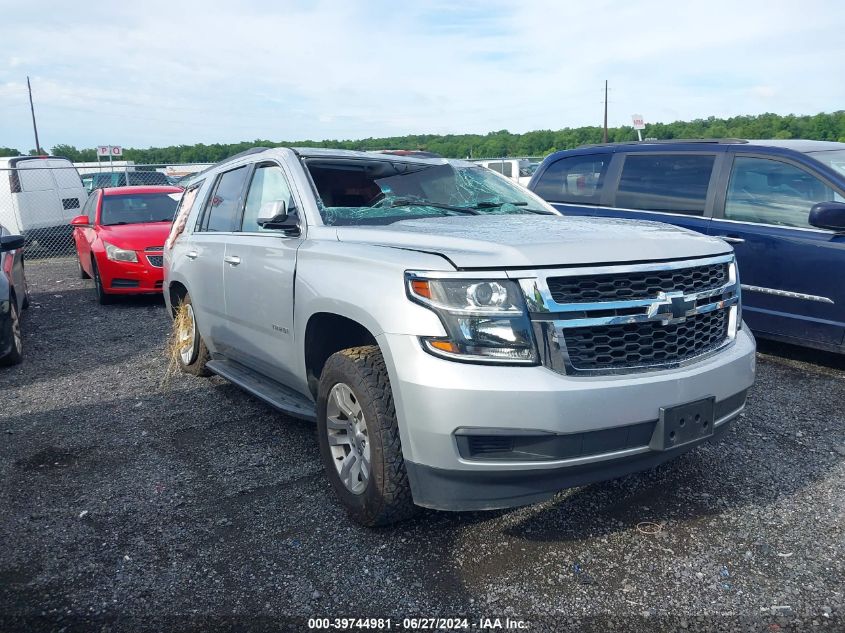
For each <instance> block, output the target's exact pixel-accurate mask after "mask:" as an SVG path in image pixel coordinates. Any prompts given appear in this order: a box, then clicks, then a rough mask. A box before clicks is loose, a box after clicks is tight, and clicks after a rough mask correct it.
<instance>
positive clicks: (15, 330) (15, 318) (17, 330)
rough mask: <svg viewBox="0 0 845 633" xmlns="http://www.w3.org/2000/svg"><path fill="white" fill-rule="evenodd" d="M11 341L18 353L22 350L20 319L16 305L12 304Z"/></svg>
mask: <svg viewBox="0 0 845 633" xmlns="http://www.w3.org/2000/svg"><path fill="white" fill-rule="evenodd" d="M12 341H13V344H14V346H15V351H16V352H17V353H18V354H21V353H22V352H23V335H22V334H21V319H20V314H19V313H18V308H17V306H15V305H14V303H13V304H12Z"/></svg>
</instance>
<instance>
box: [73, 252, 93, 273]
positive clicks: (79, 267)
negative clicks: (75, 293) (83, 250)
mask: <svg viewBox="0 0 845 633" xmlns="http://www.w3.org/2000/svg"><path fill="white" fill-rule="evenodd" d="M76 268H77V273H78V274H79V278H80V279H91V275H89V274H88V273H86V272H85V269H84V268H83V267H82V260H81V259H79V255H78V254H77V256H76Z"/></svg>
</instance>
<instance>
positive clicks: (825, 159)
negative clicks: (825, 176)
mask: <svg viewBox="0 0 845 633" xmlns="http://www.w3.org/2000/svg"><path fill="white" fill-rule="evenodd" d="M807 155H808V156H810V157H812V158H813V159H814V160H816V161H818V162H820V163H821V164H822V165H824V166H825V167H828V168H830V169H832V170H833V171H835V172H836V173H837V174H839V175H840V176H843V177H845V149H826V150H819V151H814V152H807Z"/></svg>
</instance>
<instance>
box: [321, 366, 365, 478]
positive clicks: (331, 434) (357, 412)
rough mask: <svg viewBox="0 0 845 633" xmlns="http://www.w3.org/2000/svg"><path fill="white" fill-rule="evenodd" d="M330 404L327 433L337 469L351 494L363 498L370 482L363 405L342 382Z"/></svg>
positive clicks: (327, 415)
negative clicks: (360, 495) (359, 495)
mask: <svg viewBox="0 0 845 633" xmlns="http://www.w3.org/2000/svg"><path fill="white" fill-rule="evenodd" d="M326 404H327V407H326V433H327V434H328V440H329V450H331V454H332V457H333V461H334V465H335V468H336V469H337V473H338V475H339V476H340V480H341V481H342V482H343V485H344V486H346V488H347V490H349V492H351V493H353V494H361V493H362V492H364V490H365V489H366V487H367V481H368V480H369V478H370V441H369V437H368V434H367V422H366V420H365V418H364V412H363V411H362V409H361V403H360V402H359V401H358V398H357V397H356V396H355V393H354V392H353V391H352V389H351V388H350V387H349V385H347V384H345V383H342V382H339V383H337V384H336V385H335V386H334V387H332V389H331V391H330V392H329V397H328V402H327V403H326Z"/></svg>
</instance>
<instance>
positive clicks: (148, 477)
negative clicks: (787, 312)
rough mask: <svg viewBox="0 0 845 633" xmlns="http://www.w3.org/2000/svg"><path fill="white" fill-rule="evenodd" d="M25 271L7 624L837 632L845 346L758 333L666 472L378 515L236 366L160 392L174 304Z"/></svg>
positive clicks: (2, 575)
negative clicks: (747, 384)
mask: <svg viewBox="0 0 845 633" xmlns="http://www.w3.org/2000/svg"><path fill="white" fill-rule="evenodd" d="M27 273H28V277H29V282H30V287H31V290H32V299H33V305H32V308H31V309H30V310H29V311H28V312H27V313H26V315H25V318H24V323H23V327H24V333H25V341H24V344H25V356H26V358H25V361H24V364H23V365H21V366H18V367H14V368H9V369H2V370H0V403H1V404H2V406H0V477H1V479H0V481H2V485H0V542H2V547H0V630H18V629H20V630H23V629H41V630H45V629H46V630H49V629H53V630H60V629H63V628H64V629H66V630H76V629H79V630H92V629H94V630H100V629H105V630H139V629H142V628H150V629H156V630H172V629H178V630H188V629H194V628H201V629H205V630H210V629H214V630H247V629H265V630H282V629H292V630H304V629H305V628H306V626H305V621H304V620H302V619H301V618H302V617H307V616H321V617H322V616H325V617H332V618H333V617H343V616H350V615H356V616H370V617H375V616H381V617H385V616H392V617H393V618H394V630H397V623H396V618H398V619H399V623H398V624H399V625H401V618H402V617H407V616H443V617H446V616H456V615H462V616H468V617H470V624H472V623H473V622H474V621H476V622H477V620H478V618H479V617H482V616H483V617H491V618H492V617H497V616H498V617H505V616H510V617H511V618H512V619H513V618H523V619H525V620H527V621H528V622H529V624H530V625H531V629H530V630H566V629H570V628H571V629H573V630H575V629H578V630H596V631H600V630H601V631H603V630H611V629H616V630H621V629H622V628H623V627H627V626H631V627H633V628H637V629H639V630H664V629H665V630H679V629H681V628H689V629H690V630H712V629H720V630H721V629H724V630H753V631H764V630H765V631H776V630H806V629H809V628H812V629H813V630H831V631H832V630H843V614H845V520H843V519H845V361H843V360H842V359H840V358H837V357H835V356H832V355H825V354H818V353H812V352H803V351H801V350H794V349H790V348H785V347H784V348H781V347H774V346H771V345H767V346H765V347H763V346H761V351H762V352H763V353H761V354H760V355H759V362H758V372H759V373H758V382H757V385H756V387H755V389H754V390H753V392H752V395H751V397H750V400H749V406H748V409H747V412H746V414H745V415H744V417H743V418H742V419H741V420H740V421H739V423H738V424H736V425H735V427H734V428H733V429H732V430H731V431H730V432H729V433H728V434H727V435H726V436H725V438H724V439H723V440H722V441H721V442H719V443H716V444H711V445H707V446H704V447H702V448H699V449H698V450H695V451H693V452H692V453H690V454H688V455H686V456H684V457H681V458H680V459H678V460H676V461H674V462H671V463H669V464H666V465H664V466H661V467H660V468H658V469H656V470H655V471H651V472H647V473H643V474H639V475H635V476H630V477H626V478H624V479H620V480H616V481H611V482H607V483H603V484H596V485H591V486H587V487H584V488H578V489H574V490H569V491H565V492H563V493H561V494H560V495H558V496H557V497H556V498H555V499H554V500H552V501H549V502H547V503H544V504H540V505H536V506H531V507H528V508H522V509H518V510H512V511H503V512H493V513H471V514H450V513H439V512H425V513H423V514H422V515H421V516H420V517H419V518H417V519H415V520H414V521H412V522H409V523H406V524H402V525H399V526H395V527H392V528H389V529H379V530H368V529H364V528H361V527H358V526H356V525H354V524H352V523H351V522H349V521H348V520H347V518H346V516H345V514H344V512H343V511H342V510H341V509H340V507H339V506H338V505H337V504H336V503H335V500H334V498H333V496H332V493H331V490H330V488H329V485H328V483H327V481H326V480H325V478H324V477H323V474H322V471H321V466H320V460H319V456H318V449H317V444H316V440H315V437H314V431H313V427H312V425H310V424H307V423H304V422H301V421H296V420H291V419H286V418H285V417H284V416H282V415H280V414H278V413H276V412H275V411H273V410H272V409H270V408H268V407H266V406H264V405H263V404H262V403H260V402H258V401H257V400H255V399H253V398H251V397H249V396H247V395H245V394H244V393H242V392H241V391H239V390H238V389H237V388H236V387H234V386H232V385H229V384H228V383H226V382H225V381H223V380H221V379H219V378H212V379H201V378H192V377H189V376H185V375H178V376H176V377H174V378H173V380H172V381H171V382H170V384H169V385H168V386H162V379H163V375H164V370H165V367H166V364H167V362H166V359H165V357H164V353H163V347H164V342H165V339H166V338H167V334H168V328H169V321H168V319H167V316H166V315H165V311H164V309H163V305H164V304H163V302H161V301H160V300H159V299H132V300H127V301H123V302H120V303H118V304H117V305H114V306H106V307H103V306H99V305H98V304H97V303H96V302H95V299H94V292H93V290H92V288H91V282H90V281H81V280H78V279H75V278H74V277H75V264H74V263H73V261H72V260H53V261H42V262H29V263H28V271H27ZM641 522H652V523H655V524H657V525H658V526H659V532H658V533H657V534H646V533H643V532H642V531H640V530H639V529H638V528H637V525H638V524H639V523H641ZM641 527H648V526H641ZM291 618H300V619H291ZM780 627H782V628H780ZM398 628H401V627H398ZM476 630H477V629H476Z"/></svg>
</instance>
